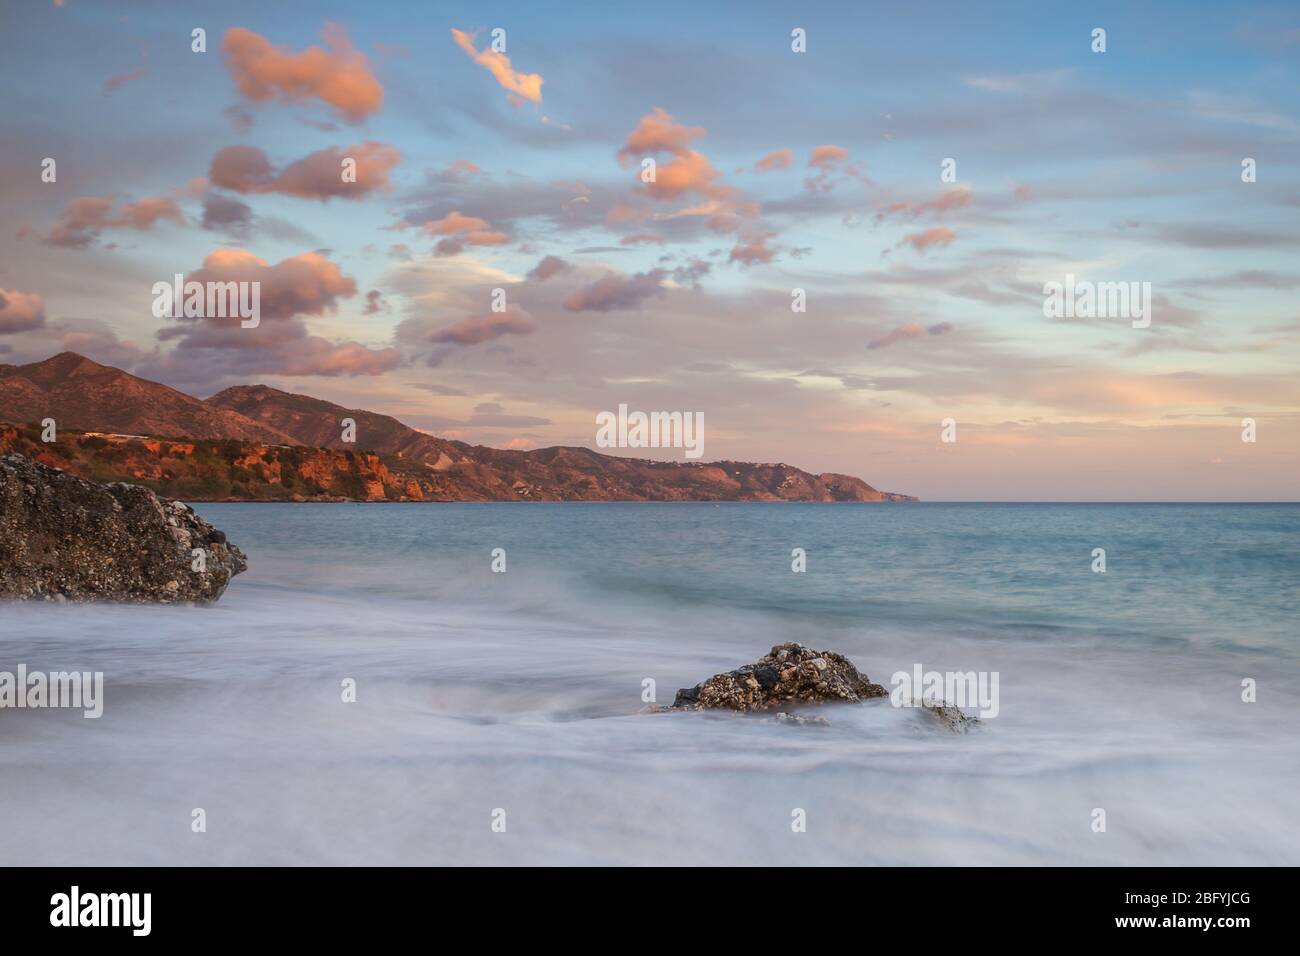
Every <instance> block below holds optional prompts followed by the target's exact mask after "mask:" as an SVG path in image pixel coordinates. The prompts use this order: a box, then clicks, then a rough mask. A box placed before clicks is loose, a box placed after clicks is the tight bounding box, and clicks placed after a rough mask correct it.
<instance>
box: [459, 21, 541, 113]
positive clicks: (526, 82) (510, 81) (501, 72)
mask: <svg viewBox="0 0 1300 956" xmlns="http://www.w3.org/2000/svg"><path fill="white" fill-rule="evenodd" d="M451 38H452V39H453V40H455V41H456V45H457V46H458V47H460V48H461V49H462V50H464V51H465V53H466V55H468V56H469V58H470V59H471V60H473V61H474V62H475V63H477V64H478V65H479V66H481V67H483V68H484V69H486V70H487V71H488V72H489V73H491V74H492V75H493V76H494V77H496V81H497V82H498V83H500V84H501V86H502V87H503V88H504V89H505V90H506V91H507V92H508V93H509V94H511V96H513V97H517V98H518V100H528V101H529V102H530V103H540V102H541V101H542V82H543V81H542V77H541V74H539V73H520V72H518V71H517V70H516V69H515V68H514V67H512V66H511V65H510V58H509V57H508V56H506V55H505V54H504V53H497V52H496V51H495V50H493V49H492V48H491V47H490V46H488V47H484V48H483V52H481V53H480V52H479V51H478V50H476V49H475V48H474V37H473V36H472V35H471V34H468V33H465V32H464V31H463V30H457V29H455V28H454V27H453V28H452V31H451ZM518 100H514V99H512V100H511V102H517V101H518Z"/></svg>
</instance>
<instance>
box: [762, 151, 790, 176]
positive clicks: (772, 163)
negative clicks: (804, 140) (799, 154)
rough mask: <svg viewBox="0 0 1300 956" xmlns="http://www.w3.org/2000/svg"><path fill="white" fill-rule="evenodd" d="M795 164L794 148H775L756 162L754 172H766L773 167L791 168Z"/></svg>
mask: <svg viewBox="0 0 1300 956" xmlns="http://www.w3.org/2000/svg"><path fill="white" fill-rule="evenodd" d="M793 165H794V152H793V150H789V149H775V150H773V151H772V152H770V153H768V154H767V155H766V156H764V157H763V158H762V159H760V160H759V161H758V162H756V163H755V164H754V172H756V173H766V172H770V171H771V170H773V169H789V168H790V167H791V166H793Z"/></svg>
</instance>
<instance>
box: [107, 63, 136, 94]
mask: <svg viewBox="0 0 1300 956" xmlns="http://www.w3.org/2000/svg"><path fill="white" fill-rule="evenodd" d="M142 76H144V67H142V66H141V67H136V68H135V69H134V70H131V71H130V72H129V73H117V74H115V75H113V76H110V77H109V78H108V79H106V80H105V81H104V92H105V93H113V92H115V91H117V90H118V89H120V88H121V87H123V86H125V85H126V84H128V83H130V82H131V81H132V80H138V79H140V77H142Z"/></svg>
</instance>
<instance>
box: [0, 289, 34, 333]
mask: <svg viewBox="0 0 1300 956" xmlns="http://www.w3.org/2000/svg"><path fill="white" fill-rule="evenodd" d="M44 324H45V301H44V300H43V299H42V298H41V297H40V296H39V295H37V294H36V293H34V292H15V291H12V290H10V289H0V335H7V334H11V333H14V332H27V331H30V330H31V329H36V328H40V327H41V326H42V325H44Z"/></svg>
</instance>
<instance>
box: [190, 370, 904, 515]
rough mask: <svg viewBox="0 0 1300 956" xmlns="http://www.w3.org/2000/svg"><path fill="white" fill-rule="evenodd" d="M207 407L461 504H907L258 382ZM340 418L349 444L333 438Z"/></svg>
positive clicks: (787, 475) (785, 476)
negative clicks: (356, 455)
mask: <svg viewBox="0 0 1300 956" xmlns="http://www.w3.org/2000/svg"><path fill="white" fill-rule="evenodd" d="M208 403H209V404H211V405H216V406H218V407H221V408H226V409H230V410H231V411H235V412H239V413H240V414H242V415H244V416H246V417H248V418H250V419H252V420H254V421H257V422H261V423H262V424H264V425H267V426H268V427H272V428H275V429H278V430H279V431H282V432H285V433H286V434H288V435H290V436H291V437H292V438H293V439H294V441H295V442H296V443H298V444H302V445H313V446H319V447H324V448H335V449H340V450H346V449H349V448H356V449H365V450H367V451H374V452H378V453H380V454H381V455H396V456H398V457H399V458H403V459H407V460H409V461H413V462H419V463H423V464H425V465H427V466H429V467H431V468H432V469H434V470H435V471H438V472H440V473H443V474H445V475H446V476H447V477H449V478H450V477H454V478H456V479H457V480H458V482H459V486H460V488H461V492H462V494H463V495H465V496H466V498H464V499H462V500H475V501H499V500H514V499H517V498H521V497H524V498H531V499H533V500H544V501H571V500H597V501H681V500H688V501H689V500H696V501H727V500H751V501H762V500H769V501H782V500H785V501H889V500H906V499H907V497H908V496H906V495H892V494H890V493H888V492H880V491H877V490H876V489H875V488H872V487H871V486H870V485H868V484H867V483H866V482H864V481H862V480H861V479H859V478H853V477H851V476H849V475H836V474H824V475H813V474H809V473H808V472H806V471H802V470H800V469H798V468H795V467H793V466H790V465H785V464H775V465H756V464H751V463H749V462H736V461H720V462H708V463H703V462H664V461H650V460H648V459H644V458H624V457H620V456H616V455H602V454H600V453H599V452H594V451H592V450H591V449H588V448H578V447H564V446H557V447H553V448H542V449H539V450H537V451H517V450H507V449H500V448H488V447H486V446H483V445H468V444H466V443H465V442H460V441H448V440H447V439H444V438H435V437H433V436H432V435H426V434H425V433H424V432H420V431H416V430H415V429H414V428H411V427H410V426H408V425H404V424H402V423H401V422H400V421H398V420H397V419H396V418H393V417H391V416H389V415H380V414H377V413H375V412H368V411H365V410H364V409H356V408H344V407H343V406H342V405H335V404H333V403H332V402H326V401H322V400H321V399H319V398H312V397H311V396H308V395H295V394H293V393H290V392H282V391H280V390H279V389H275V388H269V387H267V386H265V385H239V386H236V387H234V388H228V389H226V390H225V391H224V392H219V393H217V394H216V395H213V396H212V397H211V398H209V399H208ZM344 418H351V419H352V420H353V421H354V422H356V442H355V444H346V443H344V442H343V441H342V426H341V423H342V421H343V419H344Z"/></svg>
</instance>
